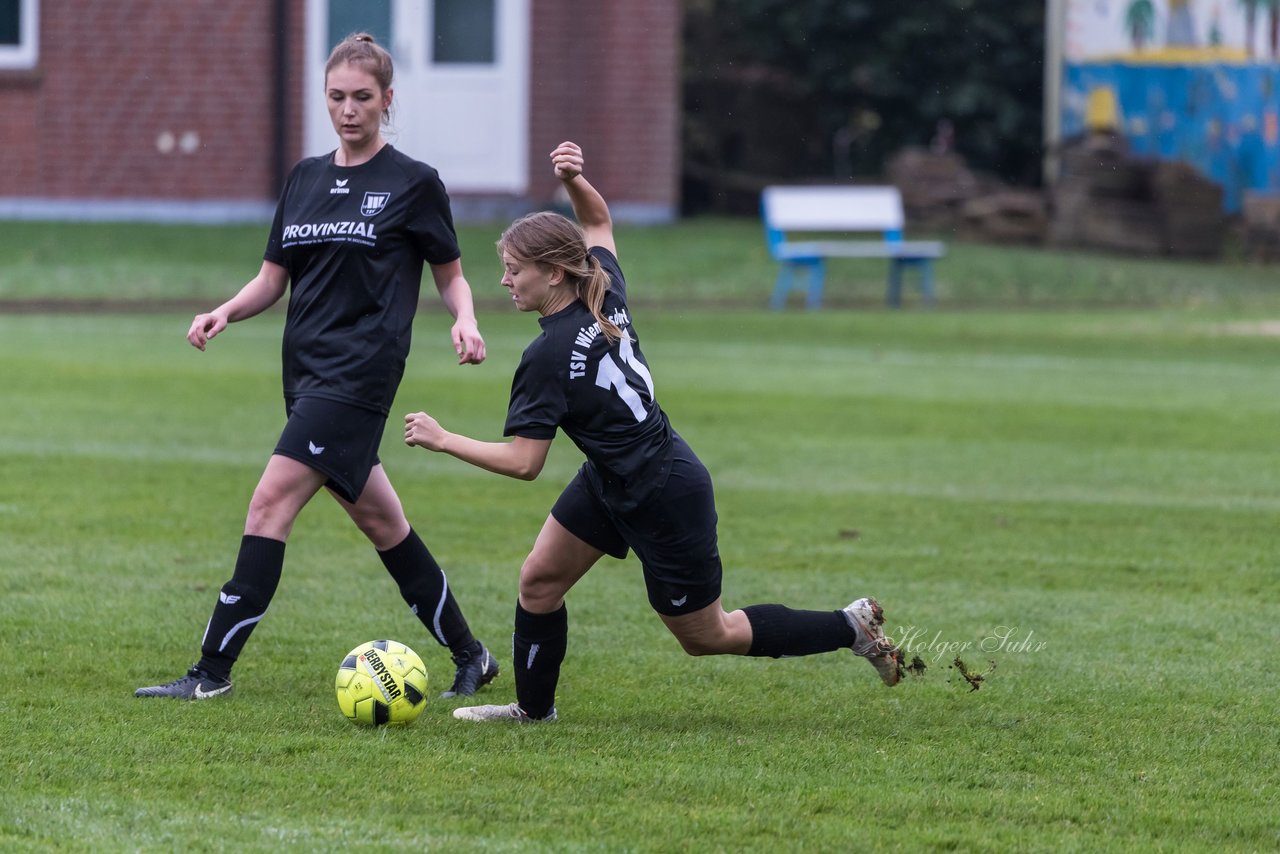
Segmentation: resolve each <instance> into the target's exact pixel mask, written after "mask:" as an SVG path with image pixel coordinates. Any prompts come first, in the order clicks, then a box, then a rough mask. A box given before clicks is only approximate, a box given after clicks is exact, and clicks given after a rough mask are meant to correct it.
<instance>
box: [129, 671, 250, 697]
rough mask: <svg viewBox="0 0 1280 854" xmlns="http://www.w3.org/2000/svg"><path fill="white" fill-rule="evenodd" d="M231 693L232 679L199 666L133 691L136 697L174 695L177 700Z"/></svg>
mask: <svg viewBox="0 0 1280 854" xmlns="http://www.w3.org/2000/svg"><path fill="white" fill-rule="evenodd" d="M230 693H231V680H230V679H219V678H218V677H217V676H213V675H211V674H209V673H206V672H205V671H203V670H201V669H200V668H199V667H192V668H191V669H190V670H188V671H187V675H186V676H183V677H182V678H181V679H175V680H173V681H172V682H167V683H165V684H164V685H151V686H149V687H147V688H139V689H138V690H137V691H134V692H133V696H135V697H172V698H173V699H175V700H211V699H213V698H214V697H222V696H225V695H227V694H230Z"/></svg>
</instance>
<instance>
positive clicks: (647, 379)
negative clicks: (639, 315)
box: [596, 329, 653, 421]
mask: <svg viewBox="0 0 1280 854" xmlns="http://www.w3.org/2000/svg"><path fill="white" fill-rule="evenodd" d="M622 332H623V335H625V334H626V333H627V330H625V329H624V330H623V331H622ZM618 355H620V356H621V357H622V361H623V363H624V364H626V365H627V366H628V367H630V368H631V370H633V371H635V372H636V373H637V374H638V375H639V376H640V379H642V380H644V384H645V387H646V388H648V389H649V399H650V400H653V375H652V374H650V373H649V369H648V368H647V367H645V364H644V362H642V361H640V360H639V359H637V358H636V356H635V351H633V350H632V349H631V340H630V339H628V338H623V339H622V340H621V341H620V342H618ZM596 385H598V386H599V387H600V388H612V389H613V390H614V391H615V392H617V393H618V397H620V398H622V402H623V403H625V404H626V405H627V407H628V408H629V409H630V410H631V414H632V415H634V416H635V417H636V420H637V421H643V420H644V419H645V418H647V417H648V415H649V411H648V410H647V409H645V408H644V401H642V400H641V399H640V395H638V394H636V390H635V389H633V388H632V387H631V386H630V385H628V384H627V377H626V374H624V373H622V368H619V367H618V363H617V362H615V361H614V360H613V357H612V356H611V355H609V354H608V353H605V354H604V356H602V357H601V358H600V369H599V370H598V371H596Z"/></svg>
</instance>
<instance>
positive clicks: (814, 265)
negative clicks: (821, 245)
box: [805, 258, 827, 309]
mask: <svg viewBox="0 0 1280 854" xmlns="http://www.w3.org/2000/svg"><path fill="white" fill-rule="evenodd" d="M808 267H809V297H808V299H806V300H805V307H806V308H809V309H818V308H822V283H823V280H824V279H826V277H827V265H826V264H825V263H823V261H822V259H821V258H818V259H817V260H814V261H810V262H809V263H808Z"/></svg>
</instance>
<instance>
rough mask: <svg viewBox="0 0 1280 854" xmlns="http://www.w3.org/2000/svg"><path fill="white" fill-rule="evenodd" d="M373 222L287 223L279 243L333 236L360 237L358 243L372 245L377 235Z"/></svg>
mask: <svg viewBox="0 0 1280 854" xmlns="http://www.w3.org/2000/svg"><path fill="white" fill-rule="evenodd" d="M373 226H374V224H373V223H372V222H350V221H348V222H315V223H311V222H309V223H305V224H303V225H287V226H285V229H284V234H283V235H282V236H281V241H280V242H281V243H282V244H284V245H288V244H289V243H292V242H295V241H296V242H308V241H310V242H318V241H323V240H327V239H330V238H333V237H345V238H347V239H352V238H362V239H361V240H357V241H356V242H359V243H368V244H369V245H370V246H372V245H373V244H374V243H375V242H377V239H378V235H377V234H376V233H374V230H373Z"/></svg>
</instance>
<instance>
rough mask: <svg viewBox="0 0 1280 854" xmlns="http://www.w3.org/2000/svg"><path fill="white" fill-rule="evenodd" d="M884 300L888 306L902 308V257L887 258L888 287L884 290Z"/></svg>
mask: <svg viewBox="0 0 1280 854" xmlns="http://www.w3.org/2000/svg"><path fill="white" fill-rule="evenodd" d="M884 301H885V302H886V303H888V305H889V307H890V308H902V259H901V258H892V259H890V260H889V287H888V289H887V290H886V291H885V295H884Z"/></svg>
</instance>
